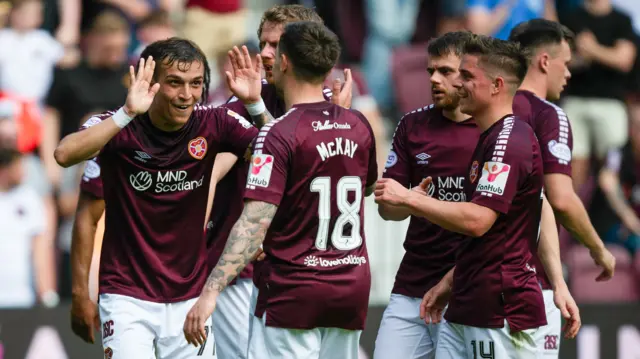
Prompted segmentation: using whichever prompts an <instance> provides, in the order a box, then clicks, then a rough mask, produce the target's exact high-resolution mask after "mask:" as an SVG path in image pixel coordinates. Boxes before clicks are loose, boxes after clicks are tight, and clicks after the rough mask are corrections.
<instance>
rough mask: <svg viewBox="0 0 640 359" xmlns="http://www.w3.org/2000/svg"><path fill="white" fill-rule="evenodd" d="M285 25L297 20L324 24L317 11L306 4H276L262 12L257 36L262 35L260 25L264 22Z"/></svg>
mask: <svg viewBox="0 0 640 359" xmlns="http://www.w3.org/2000/svg"><path fill="white" fill-rule="evenodd" d="M267 21H269V22H272V23H274V24H281V25H286V24H288V23H290V22H297V21H313V22H317V23H318V24H324V21H323V20H322V18H321V17H320V15H318V13H317V12H316V11H315V10H313V9H311V8H308V7H306V6H302V5H276V6H273V7H271V8H270V9H268V10H267V11H265V12H264V14H262V18H261V19H260V26H258V38H260V35H262V25H264V23H265V22H267Z"/></svg>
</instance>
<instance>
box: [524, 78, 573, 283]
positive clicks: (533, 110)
mask: <svg viewBox="0 0 640 359" xmlns="http://www.w3.org/2000/svg"><path fill="white" fill-rule="evenodd" d="M513 114H514V115H515V116H516V118H517V119H522V120H524V121H525V122H527V123H528V124H529V126H531V128H533V131H534V132H535V134H536V137H537V138H538V142H539V143H540V150H541V153H542V163H543V167H544V173H545V174H552V173H560V174H564V175H567V176H569V177H571V151H572V149H573V136H572V133H571V125H570V124H569V120H568V118H567V115H566V114H565V113H564V111H563V110H562V109H561V108H560V107H558V106H556V105H554V104H552V103H551V102H549V101H546V100H543V99H541V98H539V97H538V96H536V95H534V94H533V93H532V92H529V91H524V90H519V91H518V92H517V93H516V96H515V97H514V99H513ZM533 253H534V254H535V255H534V256H533V260H532V261H531V263H532V265H534V266H535V268H536V270H537V273H538V280H539V281H540V285H542V289H552V288H551V282H550V281H549V278H548V277H547V274H546V273H545V271H544V266H543V265H542V262H540V259H539V258H538V255H537V248H534V249H533Z"/></svg>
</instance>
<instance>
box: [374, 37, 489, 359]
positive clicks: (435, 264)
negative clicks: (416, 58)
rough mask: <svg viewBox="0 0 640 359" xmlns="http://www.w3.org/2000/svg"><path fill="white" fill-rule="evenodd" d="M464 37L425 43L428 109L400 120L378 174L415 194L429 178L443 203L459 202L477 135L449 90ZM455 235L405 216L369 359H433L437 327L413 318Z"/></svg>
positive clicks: (385, 210) (389, 210)
mask: <svg viewBox="0 0 640 359" xmlns="http://www.w3.org/2000/svg"><path fill="white" fill-rule="evenodd" d="M471 36H472V35H471V33H470V32H462V31H461V32H450V33H447V34H444V35H442V36H441V37H438V38H436V39H433V40H431V41H430V42H429V44H428V46H427V52H428V53H429V62H428V64H427V71H428V72H429V74H430V75H431V92H432V98H433V101H434V104H433V105H429V106H426V107H423V108H420V109H418V110H415V111H412V112H410V113H408V114H406V115H404V117H403V118H402V119H401V120H400V122H399V123H398V127H397V128H396V131H395V134H394V136H393V144H392V148H391V151H390V152H389V157H388V160H387V163H386V168H385V172H384V177H385V178H392V179H394V180H396V181H398V182H399V183H400V184H402V185H403V186H405V187H408V188H410V187H411V188H413V189H414V190H416V189H422V187H420V184H421V183H422V181H423V179H424V178H427V177H432V178H433V182H432V184H431V186H430V187H429V188H425V189H424V190H426V193H425V194H429V195H431V196H433V197H435V198H438V199H439V200H443V201H454V202H464V201H465V198H466V197H465V194H464V192H463V185H464V180H465V175H466V173H467V171H468V166H469V160H470V159H471V154H472V153H473V149H474V148H475V145H476V143H477V142H478V137H479V136H480V130H479V129H478V126H477V125H476V123H475V122H474V121H473V119H471V118H470V116H469V115H466V114H463V113H462V112H461V111H460V107H459V101H460V97H459V96H458V90H457V89H456V88H455V87H454V83H455V81H456V79H457V77H458V68H459V67H460V59H461V57H462V52H463V50H464V44H465V42H466V41H468V40H469V39H470V38H471ZM378 212H379V213H380V215H381V216H382V218H384V219H385V220H393V221H402V220H404V219H405V218H407V217H409V215H410V214H411V213H410V212H409V211H407V210H406V209H405V208H403V207H398V206H393V205H387V204H380V205H379V206H378ZM461 237H462V235H461V234H459V233H456V232H450V231H447V230H445V229H443V228H442V227H439V226H438V225H436V224H433V223H431V222H429V221H427V220H426V219H425V218H423V217H419V216H411V222H410V224H409V229H408V231H407V236H406V239H405V242H404V248H405V255H404V257H403V258H402V262H401V263H400V268H399V269H398V274H397V275H396V281H395V284H394V286H393V290H392V292H391V298H390V300H389V304H388V305H387V308H386V309H385V311H384V314H383V316H382V323H381V324H380V329H379V330H378V336H377V338H376V347H375V351H374V359H377V358H380V359H383V358H392V357H394V356H397V357H398V358H406V359H417V358H424V359H426V358H434V356H435V351H436V342H437V338H438V329H439V327H440V326H441V325H440V324H435V323H431V324H427V323H425V322H424V321H423V320H422V319H421V318H420V302H421V300H422V297H423V296H424V294H425V293H426V292H427V291H428V290H429V289H431V287H433V286H434V285H436V284H437V283H438V282H439V281H440V280H441V279H442V278H443V277H444V275H445V274H447V272H449V270H451V268H453V266H454V265H455V253H456V250H457V248H458V244H459V243H460V241H461V239H462V238H461Z"/></svg>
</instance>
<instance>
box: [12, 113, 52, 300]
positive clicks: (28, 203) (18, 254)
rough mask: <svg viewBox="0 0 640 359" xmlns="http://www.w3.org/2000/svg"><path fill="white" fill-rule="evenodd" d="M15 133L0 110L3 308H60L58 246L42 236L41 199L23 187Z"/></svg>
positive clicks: (31, 190) (29, 189) (42, 214)
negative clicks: (56, 277) (56, 278)
mask: <svg viewBox="0 0 640 359" xmlns="http://www.w3.org/2000/svg"><path fill="white" fill-rule="evenodd" d="M14 131H15V126H14V122H13V120H12V119H10V118H9V117H8V116H6V114H4V113H2V112H1V111H0V136H2V137H1V139H0V140H1V142H0V228H2V235H1V236H0V283H2V290H0V308H30V307H33V306H34V305H35V304H36V302H38V301H39V302H41V303H42V304H43V305H45V306H49V307H51V306H55V305H57V303H58V295H57V293H56V291H55V285H56V284H55V273H56V271H55V260H54V245H53V241H52V240H48V239H47V238H48V237H47V236H44V232H45V228H46V223H45V222H46V221H45V217H44V207H43V204H42V201H41V199H40V197H39V196H38V194H37V193H36V192H35V191H34V190H33V189H32V188H31V187H29V186H26V185H24V184H23V183H22V179H23V168H22V158H21V153H20V151H18V150H17V149H16V148H15V147H13V146H11V143H12V142H14V144H15V136H16V134H15V132H14ZM34 279H35V285H34Z"/></svg>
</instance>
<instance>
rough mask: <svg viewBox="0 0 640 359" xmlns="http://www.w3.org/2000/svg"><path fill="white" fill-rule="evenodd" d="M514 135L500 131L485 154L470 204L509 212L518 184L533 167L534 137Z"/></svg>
mask: <svg viewBox="0 0 640 359" xmlns="http://www.w3.org/2000/svg"><path fill="white" fill-rule="evenodd" d="M518 132H519V133H511V135H507V136H505V134H504V132H502V133H501V135H500V136H499V137H498V139H497V140H496V143H495V144H494V145H493V146H492V148H488V149H487V150H486V151H485V155H484V158H483V162H484V164H483V166H482V175H481V177H480V180H478V185H477V186H476V189H475V191H474V193H473V195H472V196H471V202H472V203H475V204H478V205H481V206H483V207H487V208H491V209H493V210H494V211H496V212H500V213H503V214H506V213H507V212H509V208H510V207H511V202H512V201H513V198H514V197H515V196H516V193H517V192H518V189H519V187H520V185H521V183H522V182H523V181H524V180H525V179H526V178H527V177H528V176H529V175H530V174H531V171H532V168H533V147H534V145H535V144H534V143H533V141H535V138H533V136H526V133H527V132H526V131H523V130H520V131H518Z"/></svg>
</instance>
